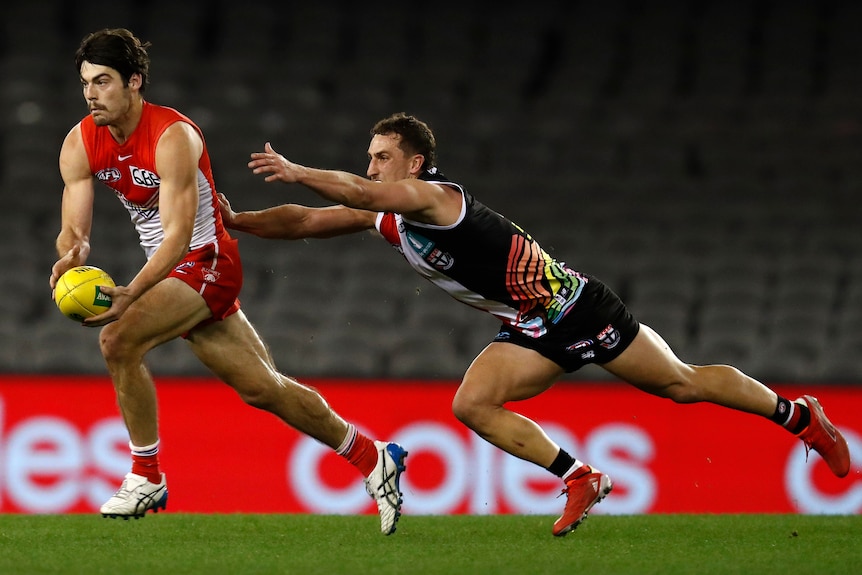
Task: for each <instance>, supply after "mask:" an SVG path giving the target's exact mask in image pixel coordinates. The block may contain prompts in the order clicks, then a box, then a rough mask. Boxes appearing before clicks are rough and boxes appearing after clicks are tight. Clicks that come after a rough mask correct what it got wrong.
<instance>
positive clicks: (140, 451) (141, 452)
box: [129, 440, 159, 457]
mask: <svg viewBox="0 0 862 575" xmlns="http://www.w3.org/2000/svg"><path fill="white" fill-rule="evenodd" d="M129 449H130V450H131V452H132V455H138V456H142V457H147V456H150V455H155V454H157V453H158V452H159V441H158V440H156V442H155V443H153V444H150V445H144V446H143V447H138V446H137V445H135V444H133V443H132V442H131V441H130V442H129Z"/></svg>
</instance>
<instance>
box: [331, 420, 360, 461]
mask: <svg viewBox="0 0 862 575" xmlns="http://www.w3.org/2000/svg"><path fill="white" fill-rule="evenodd" d="M355 441H356V426H355V425H353V424H352V423H348V424H347V433H346V434H345V436H344V439H343V440H342V441H341V445H339V446H338V447H337V448H336V449H335V453H336V454H338V455H344V454H345V453H347V452H348V451H350V448H351V447H353V443H354V442H355Z"/></svg>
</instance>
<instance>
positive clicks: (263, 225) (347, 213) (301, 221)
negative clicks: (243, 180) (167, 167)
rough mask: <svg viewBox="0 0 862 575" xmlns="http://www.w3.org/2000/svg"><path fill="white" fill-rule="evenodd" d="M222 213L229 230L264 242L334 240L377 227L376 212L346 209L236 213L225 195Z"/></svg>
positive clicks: (291, 207)
mask: <svg viewBox="0 0 862 575" xmlns="http://www.w3.org/2000/svg"><path fill="white" fill-rule="evenodd" d="M218 196H219V209H220V210H221V215H222V220H223V221H224V224H225V226H226V227H227V228H230V229H233V230H237V231H241V232H245V233H248V234H252V235H255V236H258V237H261V238H268V239H282V240H298V239H303V238H331V237H335V236H340V235H345V234H352V233H355V232H360V231H362V230H369V229H372V228H373V227H374V220H375V218H376V216H377V214H376V212H369V211H367V210H356V209H353V208H348V207H345V206H340V205H338V206H327V207H323V208H312V207H308V206H302V205H299V204H284V205H281V206H275V207H272V208H267V209H265V210H258V211H248V212H235V211H233V209H232V208H231V205H230V202H229V201H228V199H227V197H226V196H225V195H224V194H219V195H218Z"/></svg>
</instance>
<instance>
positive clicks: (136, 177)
mask: <svg viewBox="0 0 862 575" xmlns="http://www.w3.org/2000/svg"><path fill="white" fill-rule="evenodd" d="M129 172H131V174H132V181H133V182H135V185H136V186H140V187H142V188H158V187H159V184H160V183H161V180H160V179H159V176H158V175H156V174H155V173H153V172H151V171H149V170H147V169H144V168H139V167H137V166H129Z"/></svg>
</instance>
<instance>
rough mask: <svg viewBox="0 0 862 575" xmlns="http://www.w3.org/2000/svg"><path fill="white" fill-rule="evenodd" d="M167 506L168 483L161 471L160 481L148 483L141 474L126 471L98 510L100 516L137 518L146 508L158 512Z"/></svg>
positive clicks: (142, 514) (141, 515)
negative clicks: (122, 478) (118, 484)
mask: <svg viewBox="0 0 862 575" xmlns="http://www.w3.org/2000/svg"><path fill="white" fill-rule="evenodd" d="M167 506H168V483H167V481H166V480H165V474H164V473H162V481H161V482H160V483H158V484H156V483H150V481H149V480H148V479H147V478H146V477H144V476H143V475H137V474H135V473H127V474H126V478H125V479H124V480H123V484H122V485H120V488H119V489H118V490H117V492H116V493H114V495H112V496H111V498H110V499H108V501H106V502H105V504H104V505H102V507H101V509H100V510H99V511H100V512H101V513H102V517H110V518H111V519H116V518H117V517H122V518H123V519H129V517H134V518H135V519H139V518H141V517H143V516H144V514H145V513H146V512H147V510H148V509H152V510H153V513H158V512H159V509H167Z"/></svg>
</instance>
